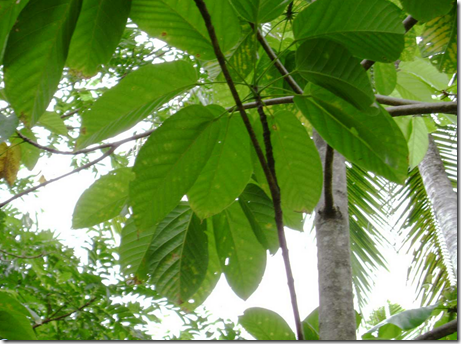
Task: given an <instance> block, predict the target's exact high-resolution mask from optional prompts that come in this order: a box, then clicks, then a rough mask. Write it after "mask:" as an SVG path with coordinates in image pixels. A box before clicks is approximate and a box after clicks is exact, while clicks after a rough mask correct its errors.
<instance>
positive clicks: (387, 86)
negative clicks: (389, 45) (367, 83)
mask: <svg viewBox="0 0 461 344" xmlns="http://www.w3.org/2000/svg"><path fill="white" fill-rule="evenodd" d="M373 77H374V79H375V86H376V90H377V91H378V93H379V94H382V95H384V96H388V95H389V94H391V93H392V91H394V89H395V86H396V84H397V71H396V70H395V66H394V64H392V63H380V62H377V63H375V64H374V65H373Z"/></svg>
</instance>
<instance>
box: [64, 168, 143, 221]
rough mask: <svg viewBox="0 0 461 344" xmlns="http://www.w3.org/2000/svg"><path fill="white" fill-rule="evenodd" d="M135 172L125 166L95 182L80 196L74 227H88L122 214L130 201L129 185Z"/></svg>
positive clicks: (73, 219) (75, 212) (74, 216)
mask: <svg viewBox="0 0 461 344" xmlns="http://www.w3.org/2000/svg"><path fill="white" fill-rule="evenodd" d="M133 179H134V174H133V172H132V171H131V168H127V167H123V168H119V169H116V170H113V171H112V172H110V173H108V174H106V175H105V176H102V177H101V178H99V179H98V180H97V181H96V182H94V183H93V184H92V185H91V186H90V187H89V188H88V189H86V190H85V191H84V192H83V194H82V195H81V196H80V198H79V200H78V201H77V205H76V206H75V209H74V213H73V215H72V227H73V228H75V229H76V228H86V227H91V226H95V225H97V224H99V223H101V222H104V221H107V220H110V219H112V218H113V217H115V216H117V215H118V214H120V212H121V211H122V209H123V207H124V206H125V205H126V203H127V201H128V186H129V183H130V181H131V180H133Z"/></svg>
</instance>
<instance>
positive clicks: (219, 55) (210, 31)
mask: <svg viewBox="0 0 461 344" xmlns="http://www.w3.org/2000/svg"><path fill="white" fill-rule="evenodd" d="M195 3H196V5H197V8H198V9H199V11H200V13H201V15H202V17H203V20H204V21H205V25H206V28H207V30H208V34H209V36H210V39H211V43H212V45H213V49H214V52H215V55H216V58H217V59H218V62H219V65H220V67H221V70H222V72H223V75H224V78H225V79H226V82H227V85H228V86H229V89H230V91H231V94H232V97H233V98H234V101H235V104H236V106H237V110H238V111H239V113H240V115H241V116H242V120H243V122H244V123H245V126H246V128H247V130H248V134H249V135H250V139H251V141H252V143H253V147H254V148H255V150H256V154H257V155H258V159H259V162H260V163H261V166H262V168H263V170H264V174H265V176H266V179H267V182H268V184H269V188H270V191H271V195H272V200H273V204H274V209H275V214H276V223H277V232H278V233H279V241H280V247H281V248H282V255H283V258H284V262H285V267H286V269H285V270H286V274H287V280H288V281H287V283H288V288H289V290H290V296H291V303H292V308H293V313H294V317H295V323H296V329H297V334H298V336H297V337H298V339H299V340H303V339H304V336H303V332H302V324H301V318H300V316H299V311H298V304H297V301H296V293H295V289H294V279H293V274H292V272H291V267H290V263H289V257H288V249H287V247H286V242H284V241H283V238H284V232H283V230H284V229H283V219H282V218H280V219H278V216H279V214H281V204H280V198H278V200H277V195H279V193H280V191H279V188H278V185H277V182H276V180H275V179H274V176H273V174H272V172H271V170H270V168H269V165H268V163H267V161H266V158H265V157H264V153H263V152H262V150H261V147H260V146H259V143H258V140H257V138H256V135H255V133H254V130H253V128H252V127H251V123H250V120H249V118H248V115H247V114H246V112H245V109H244V107H243V104H242V101H241V100H240V96H239V94H238V92H237V90H236V88H235V85H234V82H233V80H232V77H231V76H230V74H229V71H228V69H227V66H226V59H225V58H224V55H223V53H222V51H221V49H220V47H219V42H218V38H217V36H216V32H215V29H214V27H213V24H212V21H211V17H210V14H209V12H208V10H207V7H206V5H205V2H204V1H203V0H195ZM274 196H275V197H274ZM278 197H279V196H278ZM277 220H278V221H277ZM279 226H280V227H279ZM281 233H282V234H281ZM280 239H282V240H280Z"/></svg>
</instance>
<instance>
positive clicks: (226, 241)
mask: <svg viewBox="0 0 461 344" xmlns="http://www.w3.org/2000/svg"><path fill="white" fill-rule="evenodd" d="M213 229H214V234H215V238H216V248H217V251H218V255H219V259H220V262H221V266H222V269H223V271H224V274H225V275H226V279H227V282H228V283H229V285H230V286H231V288H232V290H233V291H234V292H235V293H236V294H237V295H238V296H239V297H240V298H242V299H244V300H246V299H248V298H249V297H250V296H251V294H253V292H254V291H255V290H256V288H258V285H259V283H260V282H261V279H262V277H263V275H264V270H265V267H266V250H265V249H264V248H263V247H262V246H261V244H260V243H259V242H258V240H257V239H256V237H255V235H254V234H253V231H252V230H251V226H250V224H249V223H248V220H247V219H246V217H245V214H244V213H243V210H242V209H241V208H240V206H239V205H238V204H237V203H233V204H232V205H231V206H230V207H229V208H227V209H225V210H224V211H223V212H222V213H220V214H218V215H215V216H213Z"/></svg>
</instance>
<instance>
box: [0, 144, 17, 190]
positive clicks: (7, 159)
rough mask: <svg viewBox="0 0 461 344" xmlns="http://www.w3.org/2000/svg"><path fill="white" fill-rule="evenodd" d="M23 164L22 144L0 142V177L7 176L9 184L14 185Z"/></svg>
mask: <svg viewBox="0 0 461 344" xmlns="http://www.w3.org/2000/svg"><path fill="white" fill-rule="evenodd" d="M20 166H21V146H20V145H18V144H12V145H11V146H8V145H7V144H6V143H5V142H3V143H1V144H0V179H1V178H5V180H6V182H7V183H8V185H9V186H10V187H11V186H13V184H14V182H15V181H16V176H17V174H18V171H19V167H20Z"/></svg>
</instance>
